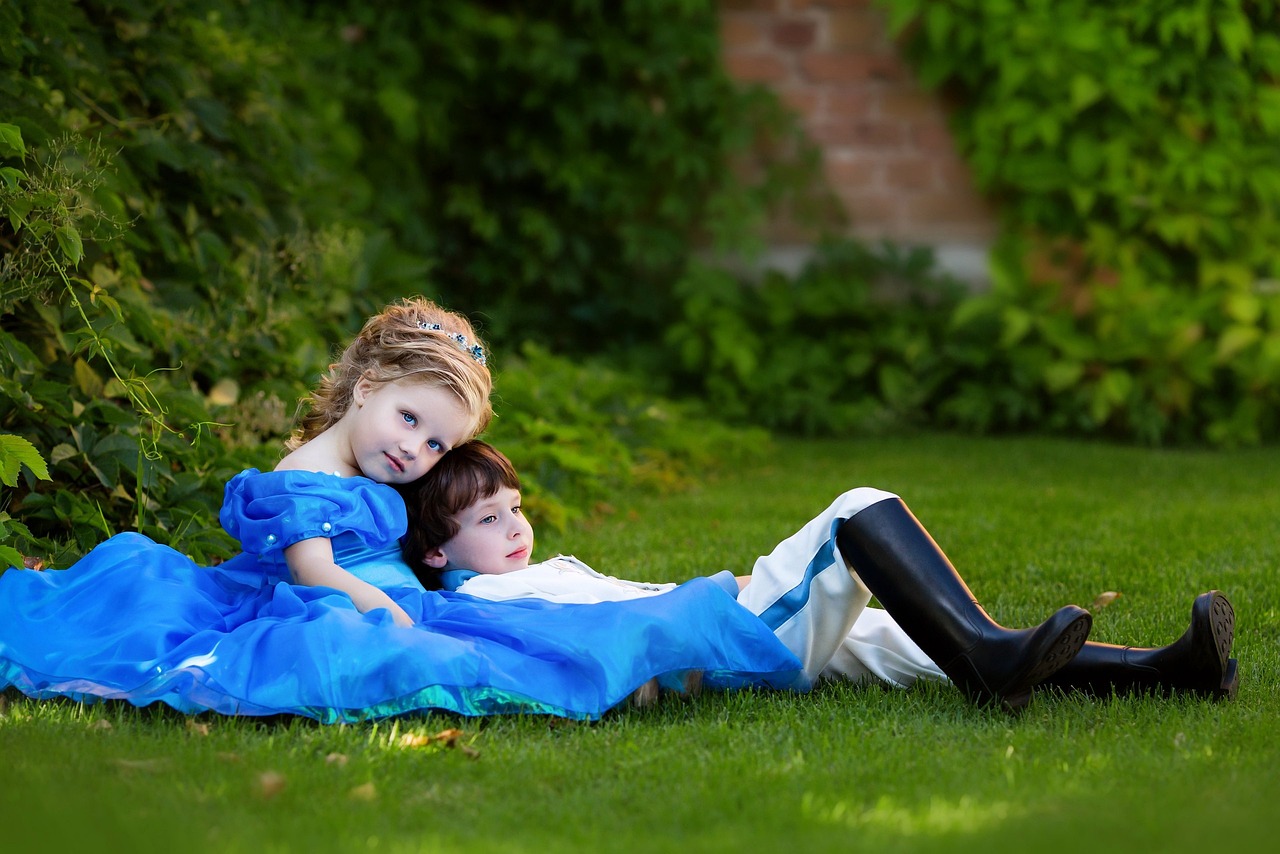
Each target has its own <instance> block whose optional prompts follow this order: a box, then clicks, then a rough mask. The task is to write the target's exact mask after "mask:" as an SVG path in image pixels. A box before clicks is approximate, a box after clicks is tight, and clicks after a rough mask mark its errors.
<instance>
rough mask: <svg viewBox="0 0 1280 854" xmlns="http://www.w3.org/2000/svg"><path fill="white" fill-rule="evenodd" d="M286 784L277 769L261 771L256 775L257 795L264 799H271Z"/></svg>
mask: <svg viewBox="0 0 1280 854" xmlns="http://www.w3.org/2000/svg"><path fill="white" fill-rule="evenodd" d="M286 785H288V782H287V781H286V780H285V778H284V775H283V774H281V773H279V772H277V771H263V772H262V773H261V774H259V775H258V795H259V796H260V797H261V798H262V799H263V800H264V801H266V800H271V799H272V798H274V797H275V796H276V795H278V794H280V793H281V792H283V791H284V787H285V786H286Z"/></svg>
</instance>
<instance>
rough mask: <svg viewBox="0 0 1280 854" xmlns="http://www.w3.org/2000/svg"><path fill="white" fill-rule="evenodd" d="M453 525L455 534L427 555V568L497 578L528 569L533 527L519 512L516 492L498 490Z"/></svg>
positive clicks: (470, 509)
mask: <svg viewBox="0 0 1280 854" xmlns="http://www.w3.org/2000/svg"><path fill="white" fill-rule="evenodd" d="M457 521H458V533H456V534H454V535H453V536H452V537H451V538H450V539H449V540H448V542H446V543H445V544H444V545H442V546H440V548H438V549H436V550H435V551H433V552H430V553H428V554H427V556H426V558H425V560H424V562H425V563H426V564H427V565H428V566H433V567H435V568H436V569H444V568H445V567H450V568H452V569H469V570H471V571H472V572H478V573H480V574H481V575H501V574H502V573H504V572H514V571H515V570H517V569H524V568H525V567H527V566H528V565H529V556H530V555H531V554H532V553H533V526H532V525H530V524H529V520H528V519H526V518H525V516H524V513H523V512H522V511H521V509H520V493H519V492H518V491H516V490H514V489H512V488H510V487H508V486H504V487H501V488H499V489H498V491H497V492H495V493H494V494H493V495H490V496H489V497H488V498H484V499H481V500H480V501H477V502H476V503H475V504H472V505H471V506H470V507H468V508H467V509H465V510H463V511H462V512H461V513H459V514H458V519H457Z"/></svg>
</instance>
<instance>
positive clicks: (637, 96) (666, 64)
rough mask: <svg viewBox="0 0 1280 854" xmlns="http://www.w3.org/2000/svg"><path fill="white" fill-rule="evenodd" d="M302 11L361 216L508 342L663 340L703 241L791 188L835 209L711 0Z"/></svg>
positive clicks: (739, 237)
mask: <svg viewBox="0 0 1280 854" xmlns="http://www.w3.org/2000/svg"><path fill="white" fill-rule="evenodd" d="M295 5H296V6H297V7H298V8H299V9H300V10H306V11H307V13H308V14H309V15H310V16H311V19H312V20H314V21H317V22H320V23H321V24H322V25H323V26H320V27H313V28H311V30H310V32H312V34H313V36H312V40H311V41H310V42H308V47H307V48H306V50H307V52H308V53H309V54H310V55H313V56H317V57H318V56H320V55H321V54H322V53H323V54H324V55H325V62H326V64H327V65H329V66H331V68H332V80H333V81H334V82H335V84H336V85H334V86H333V87H331V90H330V91H332V92H333V93H334V96H335V97H337V98H339V99H340V102H341V105H342V110H343V112H344V113H345V114H346V115H347V116H348V117H349V118H350V120H351V121H352V122H354V124H355V125H356V126H357V127H358V128H359V129H360V136H361V146H362V149H363V150H362V170H361V171H362V174H363V175H364V176H366V177H367V179H368V181H369V183H370V185H371V186H372V188H373V190H374V192H375V193H376V198H375V199H374V200H373V203H371V204H370V205H368V206H367V208H366V209H365V211H364V213H365V215H366V216H367V217H369V219H370V220H371V221H372V222H376V223H379V224H383V225H385V226H386V227H387V228H388V229H390V230H391V232H392V233H393V234H394V235H395V239H396V241H397V242H398V243H399V244H400V245H403V246H405V247H407V248H410V249H411V250H412V251H414V252H415V253H416V254H418V255H419V256H421V257H425V258H429V259H430V261H431V264H432V276H433V278H434V280H435V281H436V282H438V283H439V285H440V287H441V288H442V289H443V290H444V292H445V293H447V294H448V301H449V303H450V304H451V305H452V306H454V307H457V308H459V309H462V310H464V311H466V312H467V313H468V314H470V315H479V316H482V317H485V318H486V322H487V327H488V330H489V333H490V335H491V337H492V338H494V340H498V341H521V340H534V341H539V342H541V343H543V344H547V345H550V346H553V347H555V348H556V349H557V350H560V351H562V352H563V351H566V350H572V351H578V352H581V351H588V352H590V351H599V350H600V349H601V348H612V349H614V350H617V349H621V348H625V347H627V346H629V345H631V344H633V343H635V342H642V343H643V342H646V341H649V340H652V338H653V336H654V335H655V334H657V332H658V330H661V329H662V328H663V326H664V325H665V323H667V322H668V321H669V320H670V319H671V317H672V314H673V311H674V309H675V307H676V301H675V299H674V295H673V293H672V286H673V284H674V283H675V282H676V281H677V280H679V279H680V277H681V276H682V275H683V273H684V271H685V269H686V267H687V266H688V264H689V262H690V259H691V257H692V253H693V251H694V249H695V248H696V247H697V246H699V245H714V246H719V247H722V248H723V247H732V248H735V249H741V248H742V247H743V246H744V245H746V243H747V242H748V241H749V238H750V236H751V235H752V234H753V233H754V232H753V231H752V229H751V226H753V225H755V224H757V223H758V222H759V221H760V219H761V218H762V215H763V213H764V212H765V210H766V207H767V206H768V205H770V204H773V203H777V202H780V201H781V200H783V199H788V200H790V202H791V203H792V204H793V205H795V206H797V207H798V208H799V209H801V210H802V211H809V212H810V213H811V214H812V217H813V218H816V219H818V220H821V219H822V217H823V216H824V215H826V214H829V213H830V210H829V208H827V207H824V204H825V202H824V200H825V199H826V194H825V193H824V192H823V191H821V185H820V183H819V179H820V170H819V169H818V168H817V157H816V152H815V150H814V149H813V147H812V146H810V145H807V144H806V143H805V142H804V138H803V136H802V135H801V134H800V132H799V130H798V127H797V125H796V122H795V120H794V119H792V118H790V117H789V116H788V114H787V113H786V111H784V110H783V109H782V108H781V107H780V105H779V104H778V101H777V99H776V98H775V97H773V96H772V95H771V94H769V93H766V92H765V91H764V90H763V89H762V88H760V87H755V88H751V89H743V88H742V87H740V86H738V85H736V84H734V83H733V82H732V81H731V80H730V79H729V78H728V76H727V74H726V73H725V71H724V70H723V67H722V65H721V61H720V52H719V42H718V37H717V32H718V19H717V17H716V9H715V6H714V4H709V3H705V2H699V0H650V2H644V3H617V2H614V0H580V2H574V3H512V2H497V3H484V4H477V3H470V2H446V3H436V4H433V5H432V7H431V14H429V15H424V14H422V13H421V9H420V8H419V7H418V6H417V5H415V4H392V5H390V6H388V4H368V3H355V2H345V3H344V2H331V3H323V4H313V3H312V2H310V0H305V2H298V3H296V4H295ZM335 34H340V35H341V42H339V41H338V39H337V38H336V37H335Z"/></svg>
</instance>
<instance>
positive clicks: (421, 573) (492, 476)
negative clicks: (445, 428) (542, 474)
mask: <svg viewBox="0 0 1280 854" xmlns="http://www.w3.org/2000/svg"><path fill="white" fill-rule="evenodd" d="M504 486H505V487H507V488H509V489H516V490H518V489H520V477H519V475H517V474H516V469H515V466H513V465H511V460H509V459H507V457H506V455H505V454H503V453H502V452H501V451H499V450H498V449H497V448H495V447H493V446H492V445H490V444H489V443H487V442H481V441H480V440H478V439H476V440H473V441H471V442H467V443H466V444H463V445H459V446H458V447H456V448H454V449H453V450H451V451H449V453H447V454H445V455H444V456H443V457H442V458H441V459H440V462H438V463H436V464H435V465H434V466H433V467H432V468H431V470H430V471H429V472H427V473H426V474H425V475H423V476H422V477H421V478H419V479H418V480H417V481H416V482H415V483H413V484H412V485H410V486H408V487H405V488H404V489H402V490H401V492H402V494H403V495H404V503H405V507H406V509H407V510H408V511H409V530H408V532H407V533H406V534H405V535H404V538H403V539H402V540H401V541H400V552H401V554H403V555H404V559H405V562H406V563H408V564H409V566H410V567H411V568H412V569H413V572H414V574H415V575H417V576H418V580H419V581H421V582H422V586H423V587H426V588H427V589H428V590H439V589H440V573H441V570H439V569H435V568H433V567H430V566H427V565H426V564H425V563H424V562H423V558H425V557H426V556H427V553H428V552H430V551H433V550H435V549H438V548H439V547H440V546H442V545H444V544H445V543H446V542H448V541H449V540H451V539H453V537H454V535H455V534H457V533H458V530H459V528H460V526H459V524H458V515H459V514H460V513H462V511H464V510H466V509H467V508H468V507H470V506H471V505H473V504H475V503H476V502H477V501H482V500H484V499H486V498H488V497H489V496H491V495H493V494H495V493H496V492H497V491H498V490H499V489H501V488H502V487H504Z"/></svg>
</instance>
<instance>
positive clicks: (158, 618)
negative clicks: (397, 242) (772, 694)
mask: <svg viewBox="0 0 1280 854" xmlns="http://www.w3.org/2000/svg"><path fill="white" fill-rule="evenodd" d="M486 361H487V360H486V356H485V351H484V347H483V345H482V344H481V343H480V342H479V341H478V340H477V338H476V335H475V332H474V330H473V329H472V328H471V327H470V325H469V324H467V322H466V321H465V320H464V319H463V318H461V317H459V316H458V315H456V314H452V313H450V312H446V311H444V310H442V309H440V308H439V307H437V306H435V305H433V304H431V303H429V302H427V301H425V300H410V301H406V302H404V303H402V304H399V305H395V306H391V307H389V308H387V309H386V310H384V311H383V312H382V313H380V314H378V315H377V316H375V317H373V318H372V319H370V320H369V321H368V322H367V323H366V324H365V326H364V328H363V329H362V330H361V332H360V334H359V335H358V336H357V338H356V339H355V341H353V342H352V343H351V345H350V346H349V347H347V348H346V350H345V351H344V352H343V353H342V356H341V357H340V358H339V360H338V361H337V362H335V363H334V364H333V365H332V366H331V367H330V370H329V372H328V374H327V375H326V376H325V377H324V379H323V380H322V381H321V383H320V386H319V387H318V388H317V390H316V391H315V392H314V393H313V394H312V396H311V399H310V403H311V407H310V412H309V413H308V414H307V416H306V417H305V419H304V420H303V422H302V425H301V427H300V429H299V430H298V432H297V433H296V434H295V435H294V436H293V437H292V438H291V440H290V441H289V444H288V447H289V450H290V452H289V454H288V455H287V456H285V457H284V459H283V460H282V461H281V462H280V464H279V465H278V466H277V467H276V469H275V470H274V471H271V472H259V471H257V470H253V469H251V470H249V471H245V472H241V473H240V474H238V475H236V477H234V478H233V479H232V480H231V481H230V482H229V483H228V484H227V488H226V496H225V500H224V503H223V507H222V511H221V514H220V517H219V518H220V520H221V522H222V524H223V526H224V527H225V528H226V529H227V531H228V532H230V533H231V534H232V535H233V536H235V537H236V538H237V539H238V540H239V541H240V542H241V545H242V547H243V549H244V551H243V553H242V554H240V555H237V556H236V557H234V558H232V559H231V560H229V561H227V562H225V563H223V564H221V565H219V566H216V567H200V566H196V565H195V564H194V563H192V562H191V561H190V560H189V559H187V558H186V557H185V556H184V555H182V554H180V553H179V552H177V551H175V550H173V549H171V548H168V547H167V546H162V545H158V544H156V543H154V542H152V541H151V540H149V539H147V538H146V537H143V536H141V535H139V534H136V533H126V534H120V535H117V536H115V537H112V538H111V539H109V540H107V541H106V542H105V543H103V544H102V545H100V546H98V547H97V548H95V549H94V550H93V551H92V552H90V553H89V554H88V555H86V556H85V557H84V559H83V560H81V561H80V562H79V563H77V564H76V565H75V566H73V567H71V568H70V569H67V570H62V571H46V572H28V571H21V570H10V571H7V572H5V573H4V574H3V575H0V689H3V688H5V687H8V686H10V685H12V686H16V687H17V688H18V689H20V690H22V691H23V692H25V693H26V694H28V695H30V696H33V697H53V696H68V697H73V698H77V699H89V700H92V699H124V700H128V701H129V702H131V703H134V704H136V705H147V704H149V703H153V702H164V703H167V704H169V705H171V706H173V707H175V708H177V709H180V710H183V711H189V712H197V711H204V710H213V711H217V712H221V713H224V714H251V715H260V714H264V715H265V714H278V713H282V712H283V713H294V714H300V715H307V716H310V717H314V718H318V719H320V720H322V721H344V720H359V719H365V718H370V717H382V716H387V715H395V714H402V713H406V712H413V711H418V710H424V709H443V710H447V711H452V712H457V713H461V714H469V715H480V714H495V713H502V712H540V713H550V714H557V715H564V716H567V717H574V718H596V717H599V716H600V715H601V714H603V713H604V712H605V711H606V710H608V709H609V708H611V707H612V706H614V705H616V704H617V703H619V702H621V701H623V700H624V699H626V698H627V697H628V696H629V695H630V694H631V693H632V692H633V691H635V690H636V689H637V688H638V687H640V686H641V685H644V684H646V683H648V682H649V681H650V680H652V679H654V678H660V679H661V680H663V684H664V685H669V686H671V687H678V686H679V685H681V684H683V679H684V674H685V673H687V672H689V671H699V670H700V671H707V673H708V677H709V679H710V680H711V682H712V684H715V683H716V681H717V680H719V681H720V682H721V683H723V684H725V685H738V684H763V685H787V684H791V682H792V681H793V680H794V679H795V675H796V671H797V669H798V667H799V662H798V661H797V660H796V659H795V657H794V656H792V655H791V654H790V653H789V652H788V651H787V650H786V649H785V648H784V647H782V646H781V645H780V644H779V643H778V642H777V641H776V640H775V638H774V637H773V635H772V634H771V633H770V632H769V630H768V629H767V628H766V627H765V626H763V625H762V624H761V623H760V621H758V620H756V619H755V618H754V617H752V616H751V615H750V614H748V613H746V612H745V611H743V609H741V608H739V607H738V606H737V605H736V604H735V603H734V601H733V599H732V598H731V597H729V596H726V595H725V594H724V593H723V592H721V591H720V590H719V588H717V587H715V585H713V584H710V583H708V584H707V585H705V586H702V587H698V586H697V585H693V586H687V587H688V588H689V589H688V590H687V591H684V592H683V594H682V596H680V597H676V598H674V599H668V600H667V601H666V602H663V603H661V604H662V607H655V606H654V605H652V604H651V603H634V604H627V603H620V604H618V605H617V606H613V607H611V608H609V607H605V608H602V607H600V606H593V607H590V608H587V607H583V606H574V605H557V604H552V603H488V602H481V601H477V600H473V599H471V598H470V597H465V596H460V597H454V596H452V595H451V594H442V593H434V592H433V593H428V592H426V591H425V590H424V589H423V588H422V586H421V585H420V584H419V583H418V582H417V580H416V578H415V577H414V574H413V572H412V570H410V569H409V567H408V566H407V565H406V564H405V563H404V562H403V560H402V559H401V557H400V546H399V538H400V536H401V535H402V534H404V532H405V527H406V522H407V520H406V513H405V505H404V501H403V499H402V498H401V497H400V494H399V493H398V492H397V491H396V489H395V488H394V487H399V486H403V485H407V484H409V483H411V482H412V481H414V480H416V479H417V478H419V477H420V476H421V475H423V474H424V473H426V472H427V471H429V470H430V469H431V468H432V467H433V466H435V465H436V463H437V462H438V461H439V460H440V459H441V458H442V457H444V456H445V455H446V454H447V453H448V452H449V451H450V450H451V449H452V448H453V447H455V446H457V445H460V444H462V443H464V442H466V441H467V440H469V439H471V438H473V437H474V436H475V435H476V434H477V433H478V432H479V431H481V430H482V429H484V427H485V425H486V424H487V423H488V421H489V419H490V417H491V410H490V404H489V391H490V387H491V379H490V375H489V370H488V367H487V363H486Z"/></svg>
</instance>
